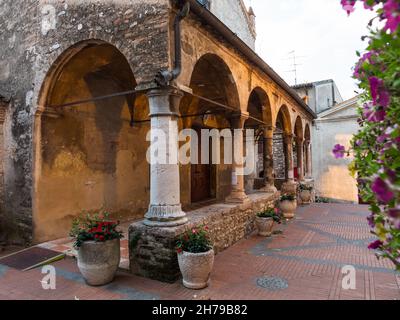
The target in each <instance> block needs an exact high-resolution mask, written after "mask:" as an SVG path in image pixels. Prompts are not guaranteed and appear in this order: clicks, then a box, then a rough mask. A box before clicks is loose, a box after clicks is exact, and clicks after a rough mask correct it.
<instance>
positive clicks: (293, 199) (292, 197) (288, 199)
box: [281, 194, 296, 201]
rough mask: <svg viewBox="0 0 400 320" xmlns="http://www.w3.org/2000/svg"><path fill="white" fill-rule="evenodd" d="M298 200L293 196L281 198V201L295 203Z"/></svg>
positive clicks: (285, 195)
mask: <svg viewBox="0 0 400 320" xmlns="http://www.w3.org/2000/svg"><path fill="white" fill-rule="evenodd" d="M295 200H296V196H294V195H292V194H284V195H282V196H281V201H295Z"/></svg>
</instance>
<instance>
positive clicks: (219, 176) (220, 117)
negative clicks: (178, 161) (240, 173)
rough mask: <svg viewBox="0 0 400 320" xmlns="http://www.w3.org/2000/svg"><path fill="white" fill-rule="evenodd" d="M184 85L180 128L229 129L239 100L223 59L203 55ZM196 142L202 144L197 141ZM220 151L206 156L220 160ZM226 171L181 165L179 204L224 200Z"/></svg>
mask: <svg viewBox="0 0 400 320" xmlns="http://www.w3.org/2000/svg"><path fill="white" fill-rule="evenodd" d="M188 86H189V87H190V88H191V90H192V91H193V94H185V96H184V97H183V99H182V101H181V103H180V113H181V117H182V119H181V121H180V127H181V128H185V129H189V128H190V129H195V130H197V131H199V130H201V129H219V130H221V129H225V128H230V122H229V118H230V116H231V114H232V113H235V112H239V111H240V100H239V93H238V90H237V87H236V83H235V81H234V77H233V75H232V72H231V70H230V68H229V67H228V65H227V64H226V63H225V62H224V60H223V59H222V58H220V57H219V56H218V55H216V54H211V53H207V54H205V55H203V56H202V57H201V58H200V59H198V61H197V62H196V64H195V65H194V67H193V71H192V74H191V76H190V83H189V84H188ZM202 98H206V99H207V100H206V99H202ZM210 100H211V101H215V102H217V104H215V103H212V102H210ZM218 104H219V105H218ZM224 106H226V107H228V108H226V107H224ZM199 142H200V143H201V144H203V143H204V141H201V139H199ZM223 143H224V139H221V145H223ZM223 149H224V148H223V147H221V148H220V150H216V149H215V148H212V150H211V155H210V157H211V158H212V157H213V156H214V155H215V152H220V153H221V154H220V158H221V159H224V154H223ZM230 169H231V168H230V165H228V164H226V165H225V164H223V163H221V164H218V165H211V164H210V165H207V164H193V165H186V166H181V186H182V192H181V198H182V202H183V204H184V205H188V204H191V203H194V202H200V201H203V200H207V199H210V198H212V199H214V198H217V199H218V200H223V199H225V197H226V196H227V195H228V194H229V192H230V189H229V188H230V186H231V181H230V179H231V175H229V174H227V173H226V172H227V171H229V170H230ZM195 173H197V175H195Z"/></svg>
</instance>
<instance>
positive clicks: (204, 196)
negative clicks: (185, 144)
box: [191, 127, 215, 203]
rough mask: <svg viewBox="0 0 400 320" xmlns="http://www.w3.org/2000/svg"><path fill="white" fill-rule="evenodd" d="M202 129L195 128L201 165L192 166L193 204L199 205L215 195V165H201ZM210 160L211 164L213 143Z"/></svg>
mask: <svg viewBox="0 0 400 320" xmlns="http://www.w3.org/2000/svg"><path fill="white" fill-rule="evenodd" d="M201 129H202V128H200V127H196V128H193V130H195V131H196V132H197V136H198V140H199V145H198V155H199V164H192V166H191V202H192V203H197V202H202V201H206V200H210V199H212V198H213V197H215V195H214V194H213V193H214V192H213V190H214V188H213V185H214V184H213V182H214V174H213V165H212V164H201V162H202V161H201V146H202V143H203V142H202V137H201ZM209 155H210V158H209V163H211V159H212V154H211V141H210V153H209Z"/></svg>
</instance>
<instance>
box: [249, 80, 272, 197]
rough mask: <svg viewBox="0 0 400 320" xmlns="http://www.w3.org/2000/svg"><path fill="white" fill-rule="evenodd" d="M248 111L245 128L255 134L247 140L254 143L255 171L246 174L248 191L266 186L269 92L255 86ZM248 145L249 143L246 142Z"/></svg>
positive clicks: (269, 113)
mask: <svg viewBox="0 0 400 320" xmlns="http://www.w3.org/2000/svg"><path fill="white" fill-rule="evenodd" d="M247 112H248V113H249V115H250V118H249V119H248V120H247V121H246V123H245V129H251V130H253V131H254V135H253V136H251V137H248V136H247V133H246V140H249V139H250V141H251V142H253V143H254V171H253V173H252V174H250V175H247V176H245V189H246V192H247V193H251V192H253V191H254V190H259V189H261V188H263V187H265V171H266V168H265V167H266V161H265V160H266V157H267V154H266V152H267V149H266V148H267V146H266V145H265V143H266V141H265V139H264V138H265V134H264V133H265V132H264V131H265V130H267V129H268V128H267V127H268V126H269V127H271V126H272V113H271V104H270V100H269V98H268V95H267V93H266V92H265V91H264V90H263V89H261V88H255V89H254V90H253V91H252V92H251V94H250V97H249V101H248V106H247ZM246 145H247V144H246Z"/></svg>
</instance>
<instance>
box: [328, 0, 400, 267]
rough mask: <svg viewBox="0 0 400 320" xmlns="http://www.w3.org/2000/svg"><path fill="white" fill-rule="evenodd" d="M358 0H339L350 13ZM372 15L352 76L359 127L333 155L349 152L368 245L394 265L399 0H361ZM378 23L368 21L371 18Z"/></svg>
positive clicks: (399, 171) (399, 177) (398, 200)
mask: <svg viewBox="0 0 400 320" xmlns="http://www.w3.org/2000/svg"><path fill="white" fill-rule="evenodd" d="M358 2H361V0H357V1H356V0H342V5H343V8H344V9H345V10H346V11H347V12H348V13H349V14H350V13H351V12H353V11H354V10H355V5H356V3H358ZM362 2H363V3H364V6H365V8H368V9H371V10H374V11H375V12H376V18H375V19H373V20H372V21H371V22H370V24H369V27H368V29H369V35H367V36H365V37H363V38H364V39H365V40H367V41H368V45H367V48H366V51H365V53H363V54H361V53H359V52H357V55H358V56H359V61H358V62H357V64H356V66H355V69H354V78H355V79H356V80H357V81H358V82H359V88H360V89H361V90H362V91H363V93H362V95H361V98H360V100H361V101H360V102H361V105H360V108H359V115H360V118H359V124H360V127H361V128H360V130H359V132H358V133H357V134H356V135H354V137H353V140H352V143H351V145H352V147H351V148H350V149H348V150H346V148H345V147H344V146H341V145H339V144H338V145H336V146H335V147H334V149H333V154H334V155H335V157H336V158H337V159H341V158H344V157H345V156H346V155H350V154H353V155H354V161H353V162H352V163H351V164H350V166H349V169H350V172H351V173H352V175H353V176H354V177H355V178H357V181H358V186H359V189H360V196H361V198H362V200H363V201H364V202H366V203H369V204H370V211H371V215H370V216H369V217H368V223H369V225H370V228H371V232H372V233H373V234H374V235H376V236H377V240H376V241H374V242H373V243H371V244H370V245H369V249H371V250H376V254H377V257H378V258H381V257H384V258H388V259H390V260H391V261H392V262H393V263H394V264H395V266H396V267H397V269H398V270H400V63H399V61H400V0H363V1H362ZM377 20H379V21H380V23H379V24H377V25H376V26H374V23H373V22H374V21H377Z"/></svg>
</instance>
